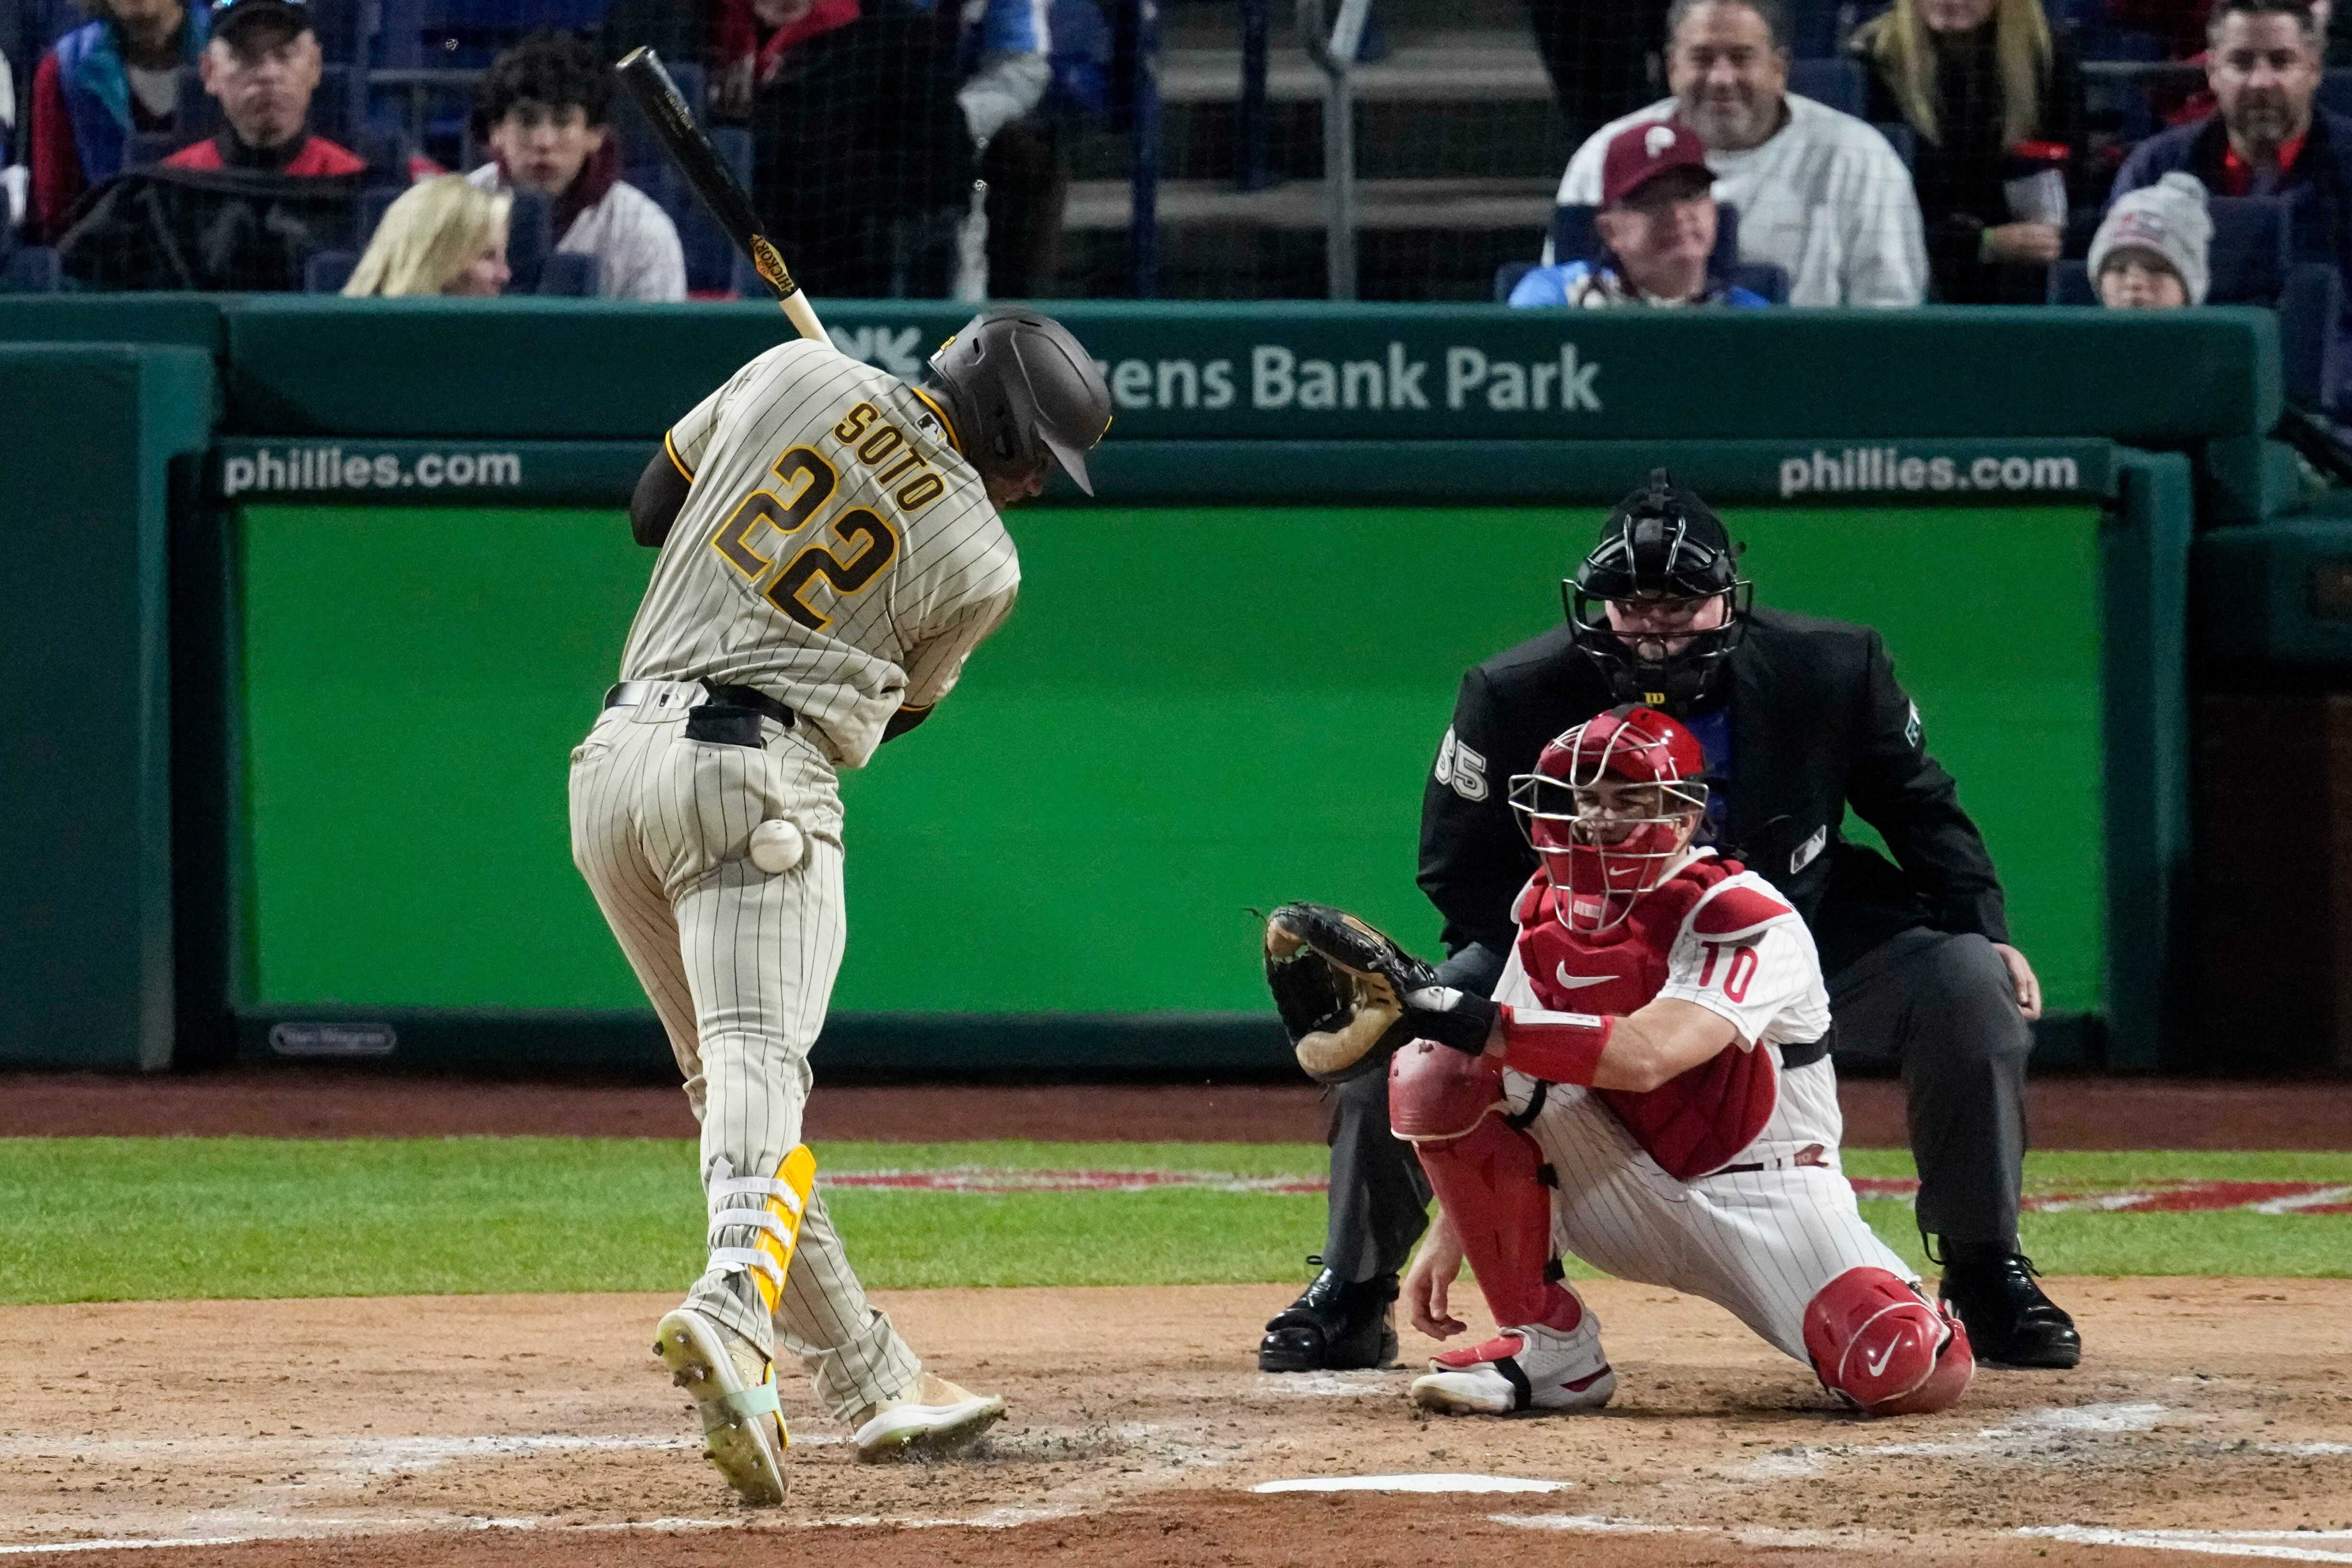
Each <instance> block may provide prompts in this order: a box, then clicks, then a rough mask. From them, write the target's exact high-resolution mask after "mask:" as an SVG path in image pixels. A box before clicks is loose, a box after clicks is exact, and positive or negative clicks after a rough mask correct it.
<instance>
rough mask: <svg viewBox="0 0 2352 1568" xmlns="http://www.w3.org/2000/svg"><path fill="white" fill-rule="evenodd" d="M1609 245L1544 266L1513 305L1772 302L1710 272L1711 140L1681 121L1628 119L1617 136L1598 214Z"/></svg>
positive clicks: (1525, 281) (1606, 163)
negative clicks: (1589, 255)
mask: <svg viewBox="0 0 2352 1568" xmlns="http://www.w3.org/2000/svg"><path fill="white" fill-rule="evenodd" d="M1592 222H1593V226H1594V228H1595V229H1597V230H1598V231H1599V233H1600V235H1601V245H1602V246H1603V249H1604V254H1603V255H1602V256H1601V258H1600V259H1599V260H1597V261H1581V260H1580V261H1571V262H1568V263H1566V264H1564V265H1559V266H1553V267H1537V268H1536V269H1535V270H1534V271H1532V272H1530V273H1528V275H1527V276H1526V277H1522V278H1521V279H1519V282H1518V286H1517V287H1515V288H1513V289H1512V290H1511V303H1512V304H1513V305H1516V306H1529V305H1571V306H1577V307H1580V308H1588V309H1598V308H1605V307H1609V306H1615V305H1730V306H1735V307H1752V306H1759V305H1764V304H1767V303H1769V301H1767V300H1766V299H1765V298H1764V297H1763V296H1762V295H1759V294H1757V293H1754V292H1752V291H1751V290H1748V289H1746V288H1741V287H1738V286H1737V285H1736V284H1733V283H1731V282H1729V281H1728V280H1727V279H1725V278H1722V277H1714V276H1711V275H1710V273H1709V271H1708V263H1709V262H1710V261H1711V260H1712V259H1713V257H1714V256H1715V233H1716V206H1715V175H1714V173H1713V172H1711V171H1710V170H1709V169H1708V168H1707V166H1706V142H1704V141H1700V140H1699V138H1698V132H1697V131H1693V130H1692V129H1691V128H1690V127H1689V126H1687V125H1685V124H1683V123H1682V122H1681V121H1680V120H1662V121H1658V122H1655V123H1653V124H1648V125H1629V126H1627V127H1626V128H1625V129H1624V130H1622V131H1619V132H1618V133H1617V134H1616V136H1615V137H1613V138H1612V139H1611V141H1610V143H1609V155H1608V157H1607V158H1605V159H1604V160H1602V162H1601V211H1600V212H1598V213H1596V214H1593V220H1592Z"/></svg>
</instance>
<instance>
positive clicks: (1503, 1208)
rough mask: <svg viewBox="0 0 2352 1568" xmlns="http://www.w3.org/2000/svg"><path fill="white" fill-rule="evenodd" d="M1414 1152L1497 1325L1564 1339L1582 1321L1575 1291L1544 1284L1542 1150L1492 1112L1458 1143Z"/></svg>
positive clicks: (1547, 1206) (1546, 1221)
mask: <svg viewBox="0 0 2352 1568" xmlns="http://www.w3.org/2000/svg"><path fill="white" fill-rule="evenodd" d="M1413 1146H1414V1147H1415V1148H1416V1149H1418V1150H1419V1151H1420V1154H1421V1168H1422V1169H1423V1171H1424V1172H1425V1173H1427V1175H1428V1176H1429V1185H1430V1186H1432V1187H1433V1188H1434V1189H1435V1190H1436V1193H1437V1200H1438V1201H1439V1202H1440V1203H1442V1204H1444V1206H1445V1212H1446V1214H1447V1215H1449V1216H1450V1217H1451V1218H1453V1220H1454V1225H1455V1226H1456V1228H1459V1229H1460V1230H1461V1232H1462V1250H1463V1252H1464V1254H1465V1255H1466V1256H1467V1257H1468V1258H1469V1260H1470V1267H1471V1268H1472V1269H1474V1270H1477V1274H1478V1289H1479V1291H1481V1292H1482V1293H1483V1294H1484V1295H1485V1296H1486V1306H1487V1308H1488V1310H1489V1311H1491V1312H1493V1313H1494V1314H1495V1321H1496V1322H1497V1323H1499V1324H1501V1325H1502V1326H1503V1327H1505V1328H1516V1327H1518V1326H1519V1325H1521V1324H1524V1323H1540V1324H1542V1325H1543V1326H1544V1327H1546V1328H1551V1329H1558V1330H1559V1331H1560V1332H1561V1333H1567V1332H1568V1331H1569V1330H1570V1329H1573V1328H1575V1327H1576V1325H1577V1324H1578V1323H1580V1322H1583V1321H1584V1305H1583V1303H1582V1302H1580V1301H1578V1300H1577V1299H1576V1296H1575V1293H1574V1292H1573V1291H1569V1290H1567V1289H1566V1288H1565V1287H1563V1286H1561V1285H1560V1284H1559V1283H1558V1282H1557V1281H1551V1280H1547V1279H1545V1278H1544V1274H1545V1271H1546V1270H1548V1269H1549V1267H1550V1264H1551V1188H1549V1186H1545V1185H1544V1183H1543V1179H1542V1177H1541V1176H1538V1174H1537V1173H1538V1171H1539V1170H1541V1168H1542V1166H1543V1151H1541V1150H1540V1149H1538V1148H1537V1147H1536V1141H1535V1140H1534V1139H1533V1138H1530V1137H1528V1135H1527V1134H1525V1133H1522V1132H1520V1131H1519V1130H1518V1129H1517V1127H1514V1126H1512V1125H1511V1124H1509V1123H1507V1122H1506V1121H1504V1120H1503V1118H1502V1117H1501V1116H1499V1115H1493V1114H1489V1115H1487V1116H1486V1117H1483V1118H1481V1119H1480V1121H1479V1123H1478V1124H1477V1125H1476V1126H1475V1127H1473V1128H1471V1129H1470V1131H1469V1132H1467V1133H1465V1134H1463V1135H1462V1136H1460V1137H1458V1138H1444V1139H1432V1140H1429V1141H1428V1142H1425V1143H1423V1142H1416V1143H1415V1144H1414V1145H1413Z"/></svg>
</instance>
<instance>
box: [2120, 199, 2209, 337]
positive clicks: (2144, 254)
mask: <svg viewBox="0 0 2352 1568" xmlns="http://www.w3.org/2000/svg"><path fill="white" fill-rule="evenodd" d="M2212 245H2213V217H2212V214H2211V213H2210V211H2209V210H2208V209H2207V207H2206V204H2205V185H2204V183H2203V182H2202V181H2200V180H2199V179H2198V178H2197V176H2196V175H2194V174H2184V173H2179V172H2174V173H2170V174H2167V175H2166V176H2165V177H2164V178H2163V179H2161V180H2158V182H2157V183H2155V184H2153V185H2143V186H2141V187H2140V188H2139V189H2138V190H2137V191H2131V192H2126V193H2125V194H2123V195H2120V196H2117V197H2116V204H2115V205H2114V206H2112V207H2109V208H2108V209H2107V215H2106V220H2105V222H2103V223H2102V224H2100V225H2099V232H2098V234H2097V235H2095V237H2094V238H2093V239H2092V241H2091V277H2092V279H2093V281H2094V282H2095V284H2096V285H2097V287H2098V290H2099V302H2100V303H2101V304H2103V305H2106V306H2109V307H2111V308H2116V309H2125V310H2170V309H2177V308H2179V307H2180V306H2183V305H2202V304H2204V303H2205V288H2206V285H2207V283H2208V281H2209V279H2210V277H2211V267H2210V260H2209V253H2210V250H2211V248H2212Z"/></svg>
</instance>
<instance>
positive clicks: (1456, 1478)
mask: <svg viewBox="0 0 2352 1568" xmlns="http://www.w3.org/2000/svg"><path fill="white" fill-rule="evenodd" d="M1568 1484H1569V1483H1568V1482H1566V1481H1546V1480H1537V1479H1532V1478H1530V1477H1527V1476H1480V1475H1465V1474H1460V1473H1456V1472H1439V1473H1423V1474H1411V1475H1395V1476H1303V1477H1300V1478H1298V1479H1293V1480H1279V1481H1260V1482H1258V1483H1257V1485H1255V1486H1254V1487H1252V1488H1250V1490H1252V1491H1254V1492H1300V1491H1304V1492H1334V1491H1381V1492H1428V1493H1438V1492H1497V1491H1501V1492H1525V1491H1564V1490H1567V1488H1568Z"/></svg>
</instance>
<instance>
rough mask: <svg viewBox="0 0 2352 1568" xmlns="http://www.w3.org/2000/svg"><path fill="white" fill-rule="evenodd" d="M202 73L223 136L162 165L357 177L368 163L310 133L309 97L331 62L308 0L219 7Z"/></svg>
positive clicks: (259, 0)
mask: <svg viewBox="0 0 2352 1568" xmlns="http://www.w3.org/2000/svg"><path fill="white" fill-rule="evenodd" d="M200 63H201V68H202V69H203V73H204V81H205V91H206V92H208V93H210V94H212V96H213V97H215V98H216V99H220V106H221V118H222V119H223V120H226V121H227V123H226V126H224V127H223V129H222V131H221V132H220V134H219V135H217V136H215V137H213V138H211V139H210V140H208V141H199V142H196V143H195V144H194V145H193V146H189V147H183V148H181V149H180V150H179V151H178V152H174V153H173V154H172V155H171V156H170V157H169V158H166V159H164V160H163V162H164V165H165V166H166V167H167V168H173V169H259V170H265V171H268V172H272V173H278V174H291V175H295V176H298V177H299V176H305V175H333V174H357V173H361V172H363V171H364V170H365V169H366V168H367V163H366V162H365V161H364V160H362V158H361V157H360V156H359V155H358V154H357V153H355V152H352V151H351V150H350V149H349V148H346V147H341V146H339V145H337V144H336V143H334V142H332V141H328V140H327V139H326V138H325V137H323V136H314V135H312V134H311V133H310V95H311V94H312V93H314V92H316V91H318V90H319V78H320V73H321V72H322V71H323V70H324V69H325V68H326V62H325V61H324V59H323V58H321V57H320V53H319V39H318V36H317V35H316V34H315V33H313V32H311V30H310V5H308V4H307V3H306V0H216V3H215V5H214V6H213V20H212V41H211V42H210V43H208V44H206V45H205V52H204V56H203V58H202V61H201V62H200Z"/></svg>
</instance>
